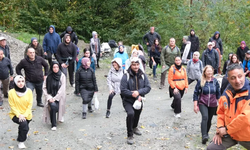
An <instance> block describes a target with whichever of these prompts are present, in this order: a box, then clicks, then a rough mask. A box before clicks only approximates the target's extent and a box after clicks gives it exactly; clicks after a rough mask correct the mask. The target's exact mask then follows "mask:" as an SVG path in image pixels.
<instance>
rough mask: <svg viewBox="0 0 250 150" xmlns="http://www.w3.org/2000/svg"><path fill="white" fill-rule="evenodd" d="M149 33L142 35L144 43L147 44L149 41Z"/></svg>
mask: <svg viewBox="0 0 250 150" xmlns="http://www.w3.org/2000/svg"><path fill="white" fill-rule="evenodd" d="M147 35H148V34H145V35H144V36H143V37H142V41H143V43H144V44H147V41H146V39H147Z"/></svg>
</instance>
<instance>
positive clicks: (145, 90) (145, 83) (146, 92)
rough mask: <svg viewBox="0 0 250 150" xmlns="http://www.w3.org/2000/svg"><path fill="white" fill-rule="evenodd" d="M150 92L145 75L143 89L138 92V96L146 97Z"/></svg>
mask: <svg viewBox="0 0 250 150" xmlns="http://www.w3.org/2000/svg"><path fill="white" fill-rule="evenodd" d="M150 90H151V86H150V83H149V81H148V78H147V76H146V74H144V87H143V88H141V89H139V90H138V92H139V95H146V94H148V93H149V92H150Z"/></svg>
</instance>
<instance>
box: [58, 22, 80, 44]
mask: <svg viewBox="0 0 250 150" xmlns="http://www.w3.org/2000/svg"><path fill="white" fill-rule="evenodd" d="M65 34H69V35H70V39H71V42H72V43H73V44H75V45H77V43H78V37H77V35H76V33H75V32H74V31H73V29H72V27H71V26H68V27H67V29H66V30H65V31H64V32H63V33H62V34H61V35H60V38H61V39H62V38H64V36H65Z"/></svg>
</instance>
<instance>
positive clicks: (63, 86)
mask: <svg viewBox="0 0 250 150" xmlns="http://www.w3.org/2000/svg"><path fill="white" fill-rule="evenodd" d="M65 94H66V77H65V75H64V74H63V73H62V75H61V86H60V89H59V90H58V91H57V94H56V95H55V97H53V99H55V100H56V101H60V100H61V97H63V96H62V95H65Z"/></svg>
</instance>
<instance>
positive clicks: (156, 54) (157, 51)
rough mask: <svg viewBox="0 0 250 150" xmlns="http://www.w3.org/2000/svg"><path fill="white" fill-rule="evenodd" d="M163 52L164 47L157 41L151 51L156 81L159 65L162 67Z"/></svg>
mask: <svg viewBox="0 0 250 150" xmlns="http://www.w3.org/2000/svg"><path fill="white" fill-rule="evenodd" d="M161 50H162V47H161V45H160V43H159V40H158V39H155V40H154V44H153V45H152V46H151V51H150V58H151V60H152V66H153V76H154V79H156V78H157V77H156V68H157V66H158V65H161Z"/></svg>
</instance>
